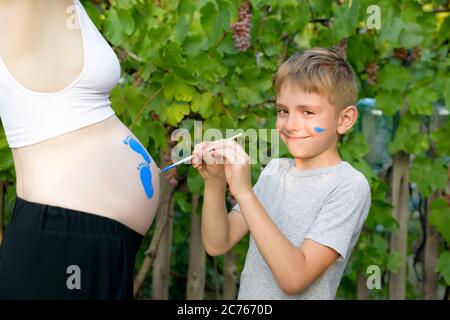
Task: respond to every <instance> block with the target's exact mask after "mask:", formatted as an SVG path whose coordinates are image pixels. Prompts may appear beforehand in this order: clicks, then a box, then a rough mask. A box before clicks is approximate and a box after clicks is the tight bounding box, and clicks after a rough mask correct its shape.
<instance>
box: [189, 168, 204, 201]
mask: <svg viewBox="0 0 450 320" xmlns="http://www.w3.org/2000/svg"><path fill="white" fill-rule="evenodd" d="M187 185H188V188H189V190H190V191H191V192H192V193H197V194H201V193H202V192H203V187H204V182H203V178H202V177H201V175H200V174H199V173H198V171H197V170H195V169H194V168H193V167H192V166H189V169H188V177H187Z"/></svg>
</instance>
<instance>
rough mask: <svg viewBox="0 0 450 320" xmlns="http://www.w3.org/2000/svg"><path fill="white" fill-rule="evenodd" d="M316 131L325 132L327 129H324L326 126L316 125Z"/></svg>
mask: <svg viewBox="0 0 450 320" xmlns="http://www.w3.org/2000/svg"><path fill="white" fill-rule="evenodd" d="M314 131H316V132H324V131H325V129H324V128H321V127H315V128H314Z"/></svg>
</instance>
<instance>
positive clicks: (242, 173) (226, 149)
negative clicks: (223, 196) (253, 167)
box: [212, 139, 253, 202]
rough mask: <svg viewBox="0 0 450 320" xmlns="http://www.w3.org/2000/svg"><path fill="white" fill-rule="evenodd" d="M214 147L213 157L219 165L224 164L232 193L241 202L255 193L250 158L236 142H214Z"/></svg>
mask: <svg viewBox="0 0 450 320" xmlns="http://www.w3.org/2000/svg"><path fill="white" fill-rule="evenodd" d="M214 146H215V149H214V151H213V152H212V155H213V157H215V158H216V159H218V161H219V163H224V167H225V178H226V180H227V183H228V186H229V187H230V192H231V194H232V195H233V197H234V198H235V199H236V200H238V202H239V200H240V199H242V198H243V197H245V196H247V195H248V194H250V193H252V192H253V189H252V182H251V174H250V158H249V156H248V155H247V154H246V153H245V151H244V149H243V148H242V147H241V146H240V145H239V144H238V143H237V142H236V141H233V140H224V139H223V140H219V141H217V142H214Z"/></svg>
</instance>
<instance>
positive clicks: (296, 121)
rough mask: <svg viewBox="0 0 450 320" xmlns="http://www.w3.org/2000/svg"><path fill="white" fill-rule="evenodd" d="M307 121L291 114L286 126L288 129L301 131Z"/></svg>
mask: <svg viewBox="0 0 450 320" xmlns="http://www.w3.org/2000/svg"><path fill="white" fill-rule="evenodd" d="M304 125H305V123H304V122H303V120H302V119H301V118H300V117H297V116H296V115H295V114H293V115H289V117H288V119H287V122H286V125H285V126H284V128H285V129H286V130H288V131H300V130H302V129H304Z"/></svg>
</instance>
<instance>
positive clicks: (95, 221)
mask: <svg viewBox="0 0 450 320" xmlns="http://www.w3.org/2000/svg"><path fill="white" fill-rule="evenodd" d="M10 223H11V224H13V225H20V226H23V227H29V228H34V229H37V230H42V231H55V232H57V233H65V234H70V233H74V232H76V233H82V234H86V235H93V234H96V235H109V236H118V237H120V238H121V239H123V240H125V241H128V242H129V243H131V244H132V245H133V246H135V247H139V246H140V244H141V241H142V239H143V236H142V235H141V234H140V233H138V232H137V231H135V230H133V229H131V228H130V227H128V226H126V225H125V224H123V223H121V222H119V221H117V220H114V219H112V218H108V217H104V216H100V215H97V214H94V213H88V212H83V211H78V210H74V209H68V208H63V207H59V206H54V205H48V204H42V203H37V202H31V201H28V200H25V199H23V198H20V197H16V201H15V203H14V209H13V213H12V217H11V222H10Z"/></svg>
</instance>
